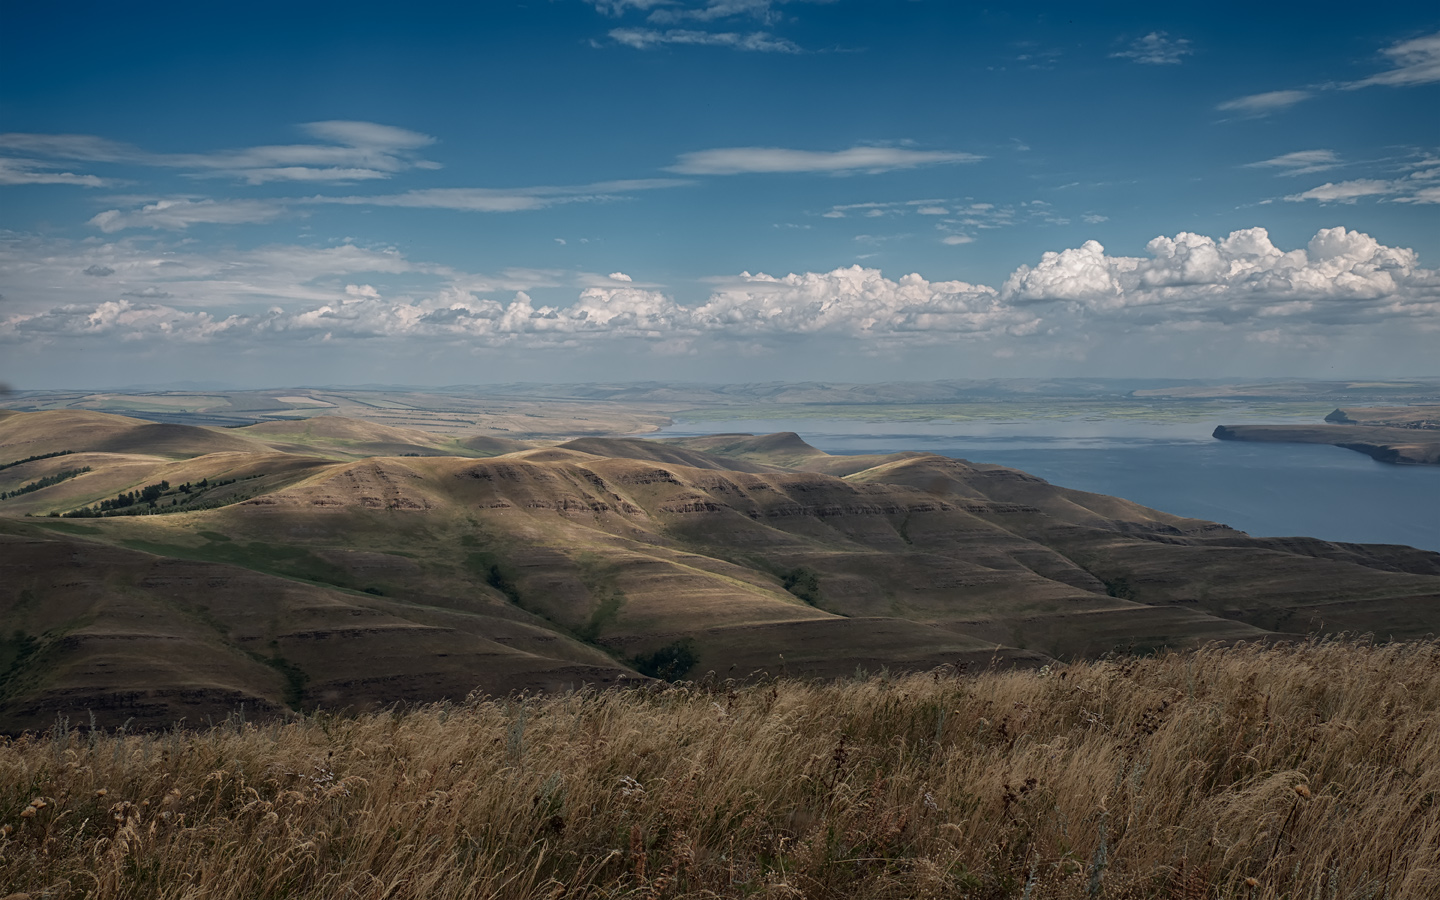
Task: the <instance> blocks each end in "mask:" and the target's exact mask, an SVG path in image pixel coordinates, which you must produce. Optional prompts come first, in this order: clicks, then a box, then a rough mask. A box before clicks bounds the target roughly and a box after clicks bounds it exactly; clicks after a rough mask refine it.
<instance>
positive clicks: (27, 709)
mask: <svg viewBox="0 0 1440 900" xmlns="http://www.w3.org/2000/svg"><path fill="white" fill-rule="evenodd" d="M74 415H84V416H100V414H98V413H88V412H87V413H80V414H77V413H73V412H70V411H60V412H54V413H51V412H44V413H33V414H25V415H20V416H10V417H8V418H4V419H0V436H3V435H6V434H8V435H12V436H13V435H17V434H31V435H43V433H44V429H43V427H42V426H44V424H45V423H46V422H52V423H59V424H60V425H61V426H64V427H62V428H60V432H59V433H60V435H61V437H60V438H55V439H52V440H51V441H50V442H49V443H43V442H42V446H46V447H55V446H60V445H61V443H62V440H61V439H62V438H63V440H64V441H69V442H71V443H75V444H79V446H73V447H71V446H61V447H60V450H73V451H74V452H71V453H66V454H65V455H62V456H54V457H47V458H43V459H35V460H31V461H29V462H24V463H21V464H18V465H14V466H10V467H9V468H5V469H3V470H0V491H13V490H17V489H20V488H23V487H24V486H25V485H27V484H35V483H37V482H38V481H39V480H41V479H43V478H51V477H53V476H55V475H56V474H57V473H62V472H74V471H76V470H78V469H80V468H82V467H85V468H88V469H89V471H87V472H84V473H83V474H79V475H75V476H74V477H68V478H66V479H65V480H63V481H60V482H58V483H54V484H47V486H45V487H43V488H38V489H35V490H30V491H26V492H24V493H21V494H18V495H17V496H15V497H11V498H9V499H5V500H0V545H3V553H0V636H3V637H0V642H3V647H0V654H3V655H0V730H10V731H15V730H17V729H20V728H29V727H35V726H36V725H37V724H40V723H43V722H46V721H50V720H51V719H53V718H54V716H55V715H56V714H57V713H60V714H65V715H70V716H72V717H75V716H80V715H84V714H85V711H86V710H89V711H93V712H94V713H95V714H96V715H97V717H98V721H99V722H100V723H101V724H103V725H109V726H114V725H119V724H121V723H122V722H124V721H125V720H126V719H127V718H134V719H135V724H136V726H137V727H138V726H144V727H163V726H164V725H165V724H166V723H167V722H170V721H173V720H175V719H178V718H180V717H182V716H185V717H189V718H190V720H191V721H196V720H198V719H200V718H203V717H207V716H208V717H217V718H218V717H223V716H224V715H225V714H226V713H227V712H228V711H229V710H231V709H233V708H234V707H235V706H236V705H237V704H239V703H242V702H243V703H246V704H247V705H248V706H249V708H250V709H251V710H252V711H254V710H257V709H261V710H265V711H267V712H268V713H269V714H280V713H282V712H283V711H284V710H285V709H299V710H306V711H310V710H315V709H320V708H325V709H356V710H365V709H373V708H376V707H378V706H383V705H384V704H386V703H388V702H392V701H395V700H404V701H407V702H415V701H431V700H440V699H445V698H450V699H454V698H457V697H462V696H464V695H465V694H466V693H468V692H469V691H470V690H471V689H473V688H476V687H479V688H480V689H482V690H488V691H502V692H503V691H508V690H513V689H519V688H525V687H529V688H535V689H555V688H560V687H564V686H566V685H579V684H585V683H591V684H613V683H616V682H618V681H619V680H620V679H621V678H622V677H623V678H625V679H626V680H637V681H644V680H646V679H647V678H650V677H660V678H677V677H687V676H688V677H698V676H702V675H704V674H705V673H706V672H709V671H714V672H716V673H717V675H718V677H721V678H724V677H731V676H733V677H736V678H747V677H757V678H758V677H764V676H766V675H781V674H785V675H790V676H823V677H835V676H844V675H848V674H850V673H853V672H854V671H855V670H856V669H857V668H864V669H875V668H878V667H880V666H882V665H883V666H888V667H890V668H891V669H894V670H901V669H905V670H925V669H929V668H932V667H934V666H937V665H941V664H950V663H955V662H956V661H965V662H968V663H971V664H975V663H985V662H988V661H989V660H991V659H995V660H998V661H1003V662H1004V663H1005V664H1007V665H1014V666H1021V667H1039V666H1042V665H1044V664H1046V663H1048V662H1052V661H1054V660H1075V659H1085V658H1094V657H1097V656H1099V655H1102V654H1104V653H1107V652H1111V651H1116V650H1120V651H1127V650H1137V651H1149V650H1155V649H1159V648H1166V647H1172V648H1173V647H1196V646H1200V645H1202V644H1204V643H1206V642H1209V641H1224V642H1233V641H1239V640H1274V639H1280V638H1287V637H1295V636H1303V635H1306V634H1310V633H1334V632H1338V631H1351V632H1356V633H1365V632H1369V633H1373V634H1375V635H1376V636H1377V637H1378V638H1381V639H1391V638H1394V639H1406V638H1415V637H1421V636H1424V635H1430V634H1435V633H1437V631H1440V554H1434V553H1425V552H1422V551H1418V550H1413V549H1410V548H1404V547H1374V546H1362V545H1342V544H1334V543H1328V542H1324V541H1315V540H1309V539H1304V538H1295V539H1285V540H1275V539H1266V540H1257V539H1253V538H1250V537H1249V536H1247V535H1245V534H1243V533H1240V532H1237V531H1233V530H1231V529H1229V528H1226V527H1225V526H1223V525H1219V524H1217V523H1213V522H1205V521H1201V520H1196V519H1186V518H1181V517H1178V516H1172V515H1168V514H1166V513H1164V512H1160V511H1157V510H1152V509H1147V508H1145V507H1142V506H1139V505H1137V504H1134V503H1130V502H1128V501H1125V500H1122V499H1119V498H1114V497H1105V496H1102V495H1097V494H1088V493H1085V492H1082V491H1074V490H1069V489H1066V488H1063V487H1059V486H1056V485H1052V484H1050V483H1048V482H1046V481H1044V480H1042V479H1039V478H1035V477H1033V476H1030V475H1027V474H1025V473H1023V472H1018V471H1015V470H1013V469H1007V468H1004V467H1000V466H990V465H982V464H972V463H968V462H965V461H963V460H954V459H948V458H945V457H940V456H935V455H933V454H916V453H904V454H892V455H887V456H871V457H836V456H829V455H827V454H825V453H823V452H821V451H819V450H816V449H815V448H813V447H810V446H809V445H807V444H805V443H804V442H803V441H801V440H800V439H799V438H798V437H797V436H795V435H793V434H778V435H764V436H758V437H757V436H750V435H724V436H716V437H713V438H704V439H695V440H687V441H682V442H647V441H636V440H629V439H598V438H592V439H584V440H579V441H574V442H572V443H570V444H566V445H562V446H556V447H545V448H535V447H530V446H528V445H520V446H521V447H522V448H523V449H517V450H515V451H513V452H508V453H504V454H502V455H498V456H492V457H490V458H485V459H477V458H469V457H466V456H461V455H445V456H434V455H427V456H367V457H363V458H359V459H355V458H349V457H350V456H351V452H350V451H346V452H344V453H341V452H339V451H338V450H336V448H337V447H343V446H346V445H337V444H335V443H334V442H336V441H358V442H359V443H357V444H352V445H349V446H350V447H351V450H352V451H354V452H360V451H361V450H362V449H363V447H362V446H361V445H363V444H366V443H379V444H385V445H387V446H388V445H389V444H390V443H392V442H394V441H398V440H401V439H402V438H403V439H404V440H405V441H410V443H408V444H405V446H411V447H415V446H423V445H422V444H420V443H417V441H419V440H421V438H423V437H424V436H423V435H417V434H409V433H400V432H399V431H398V430H397V429H393V428H380V427H379V426H376V425H374V424H373V423H368V422H358V423H355V422H349V421H348V420H345V419H341V418H339V417H326V418H327V419H329V421H327V420H326V419H312V420H310V422H309V423H301V424H303V425H304V428H305V429H307V430H304V431H296V430H293V429H292V430H289V431H286V430H285V429H284V428H279V427H278V426H277V427H276V428H273V429H269V430H268V431H258V432H254V433H248V432H249V430H248V429H246V430H245V431H247V434H246V435H241V436H238V437H237V436H235V434H234V432H226V431H224V430H220V431H216V430H213V429H204V428H191V429H188V431H185V432H184V434H186V435H188V437H187V440H189V441H190V444H189V445H188V446H189V447H190V450H188V451H187V452H191V451H193V452H194V455H189V456H184V457H181V458H176V456H175V455H166V454H164V453H159V452H156V453H147V452H145V450H146V448H145V447H144V446H141V447H138V448H132V444H131V443H130V442H129V440H130V439H129V438H128V437H126V435H129V434H131V432H132V431H133V429H135V428H145V427H149V426H144V425H135V424H134V423H133V422H131V421H130V420H124V419H119V420H118V421H114V420H115V419H116V418H117V417H101V418H100V419H97V422H98V423H99V424H102V425H104V426H105V428H104V429H97V430H101V431H106V430H108V431H107V433H109V434H110V435H111V436H112V437H113V436H114V435H117V434H118V435H120V436H121V437H125V441H124V442H123V443H124V444H125V446H126V447H127V448H129V449H125V450H124V451H123V452H122V451H101V450H94V449H87V446H86V445H84V444H83V443H82V442H81V437H83V434H81V433H80V432H79V431H77V430H75V429H70V428H69V426H68V425H65V423H66V422H68V421H69V420H68V419H66V418H65V417H69V416H74ZM284 424H285V427H286V428H290V427H291V423H284ZM173 427H174V428H183V426H173ZM297 427H298V426H297ZM236 431H239V430H236ZM216 434H218V435H220V436H222V437H234V439H235V440H241V441H252V442H254V444H255V447H254V449H252V450H250V451H239V450H226V451H219V452H214V451H212V450H211V449H210V445H209V444H208V443H207V441H209V440H210V439H211V437H212V436H214V435H216ZM266 435H268V436H269V437H283V438H285V439H286V440H290V439H292V438H297V437H306V438H307V439H309V440H311V443H308V444H300V445H299V446H301V447H303V449H304V453H300V452H294V453H287V452H283V451H282V450H280V449H277V446H276V445H277V444H283V441H275V442H271V443H266V442H264V441H262V440H260V437H261V436H266ZM427 440H428V438H427ZM317 442H318V443H319V444H325V445H326V447H320V446H318V445H317ZM471 443H476V442H473V441H472V442H471ZM479 443H482V444H483V442H479ZM165 446H166V447H167V448H169V449H170V450H172V451H173V450H176V449H177V448H178V447H179V446H180V445H179V444H177V443H175V442H174V441H171V442H169V443H167V444H166V445H165ZM327 448H328V449H327ZM441 449H443V448H441V447H438V446H437V447H434V448H431V451H430V452H439V451H440V450H441ZM495 449H503V448H495ZM60 450H54V451H47V452H60ZM21 452H22V451H20V450H18V449H17V450H14V451H13V453H12V458H9V459H6V460H5V461H6V462H16V461H18V460H22V459H28V457H29V456H35V455H40V454H38V453H26V454H25V455H19V454H20V453H21ZM415 452H419V451H415ZM476 452H480V451H479V450H478V449H476ZM329 453H333V455H329V456H324V455H316V454H329ZM157 485H158V486H160V487H157ZM163 485H169V487H163ZM144 489H150V494H149V495H148V496H149V497H150V498H151V499H150V500H148V501H137V502H135V503H133V504H131V505H129V506H126V507H124V508H123V509H122V508H107V509H100V508H99V504H102V503H103V502H106V501H107V500H108V501H109V502H111V505H112V507H113V506H114V502H115V501H116V499H117V497H120V496H122V495H125V494H128V495H134V494H135V493H136V492H137V491H142V490H144ZM152 504H153V505H152ZM76 512H86V513H87V515H91V513H94V512H100V513H106V512H116V513H121V514H120V515H113V516H112V515H103V516H91V517H86V518H66V517H65V516H66V515H67V514H74V513H76ZM4 648H9V649H4Z"/></svg>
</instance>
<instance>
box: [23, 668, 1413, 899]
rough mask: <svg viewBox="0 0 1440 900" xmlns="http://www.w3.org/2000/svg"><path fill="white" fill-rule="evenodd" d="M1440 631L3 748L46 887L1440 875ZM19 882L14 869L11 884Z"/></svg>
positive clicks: (395, 890) (947, 892) (807, 889)
mask: <svg viewBox="0 0 1440 900" xmlns="http://www.w3.org/2000/svg"><path fill="white" fill-rule="evenodd" d="M1437 793H1440V645H1437V644H1435V643H1411V644H1396V645H1389V646H1380V647H1372V646H1367V645H1363V644H1355V643H1336V642H1331V643H1310V644H1305V645H1299V646H1293V647H1280V648H1274V649H1262V648H1258V647H1242V648H1235V649H1207V650H1203V651H1200V652H1195V653H1185V654H1178V653H1177V654H1170V655H1164V656H1160V657H1157V658H1148V659H1117V660H1110V661H1104V662H1097V663H1090V664H1081V665H1075V666H1072V667H1070V668H1068V669H1066V670H1064V671H1057V672H1043V671H1042V672H1039V673H1035V672H992V673H984V674H980V675H978V676H973V677H954V676H952V675H940V674H935V673H932V674H929V675H913V676H906V677H896V678H890V677H872V678H868V679H864V680H858V679H857V680H855V681H850V682H843V683H832V684H804V683H785V682H781V683H775V684H764V685H758V686H751V687H745V688H734V689H731V688H728V687H727V686H725V685H719V686H704V685H690V686H680V687H673V688H668V689H664V690H633V691H629V692H608V693H595V692H581V693H576V694H571V695H567V696H556V697H548V698H529V699H523V700H522V699H510V700H481V701H474V702H468V703H465V704H455V705H440V706H431V707H426V708H423V709H418V710H414V711H407V712H403V713H402V712H396V713H385V714H378V715H367V716H360V717H353V718H351V717H340V716H329V715H319V716H314V717H311V718H307V719H305V720H303V721H295V722H289V723H284V724H264V725H258V726H257V725H253V724H244V723H242V722H240V721H239V719H232V720H231V721H230V722H228V723H226V724H225V725H224V726H217V727H215V728H212V729H210V730H206V731H199V732H194V731H178V732H174V733H167V734H155V735H143V736H137V735H118V736H117V735H115V734H102V733H96V732H91V731H88V730H87V729H84V728H79V729H75V728H69V729H66V728H62V727H57V728H56V729H54V730H53V731H52V732H51V733H49V734H47V735H45V736H40V737H24V738H21V739H19V740H15V741H11V742H7V743H5V744H3V746H0V832H3V833H4V836H3V838H0V881H3V883H4V884H5V885H6V886H7V887H8V889H9V890H11V891H16V892H22V891H23V892H27V893H29V894H31V895H32V896H35V897H40V896H44V897H54V898H65V897H82V896H90V897H135V898H140V897H144V898H152V897H153V898H206V900H211V898H214V900H220V898H261V897H294V898H302V897H303V898H344V897H362V898H435V897H516V898H519V897H547V898H560V897H577V898H578V897H596V898H600V897H646V898H651V897H655V898H658V897H717V896H718V897H744V896H754V897H817V898H819V897H847V898H848V897H897V898H899V897H905V898H909V897H947V898H948V897H1016V898H1027V900H1028V898H1034V900H1039V898H1046V897H1086V898H1091V897H1102V896H1103V897H1166V898H1205V897H1246V898H1250V897H1253V898H1280V897H1287V898H1300V897H1304V898H1311V897H1319V898H1332V897H1334V898H1361V897H1365V898H1380V897H1390V898H1434V897H1440V850H1437V848H1440V804H1437V803H1436V799H1437ZM0 894H3V891H0Z"/></svg>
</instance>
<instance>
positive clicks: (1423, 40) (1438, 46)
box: [1344, 32, 1440, 89]
mask: <svg viewBox="0 0 1440 900" xmlns="http://www.w3.org/2000/svg"><path fill="white" fill-rule="evenodd" d="M1382 52H1383V53H1384V54H1385V55H1386V56H1387V57H1389V58H1390V62H1391V63H1392V64H1393V65H1394V66H1395V68H1393V69H1389V70H1387V71H1384V72H1380V73H1378V74H1375V75H1371V76H1370V77H1369V78H1362V79H1361V80H1359V81H1353V82H1350V83H1349V84H1346V85H1344V87H1345V88H1346V89H1355V88H1363V87H1370V86H1371V85H1377V84H1381V85H1390V86H1392V87H1400V86H1408V85H1415V84H1433V83H1435V82H1437V81H1440V32H1436V33H1435V34H1427V35H1425V36H1424V37H1418V38H1412V39H1411V40H1408V41H1399V42H1397V43H1395V44H1391V45H1390V46H1389V47H1386V48H1385V49H1384V50H1383V51H1382Z"/></svg>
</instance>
